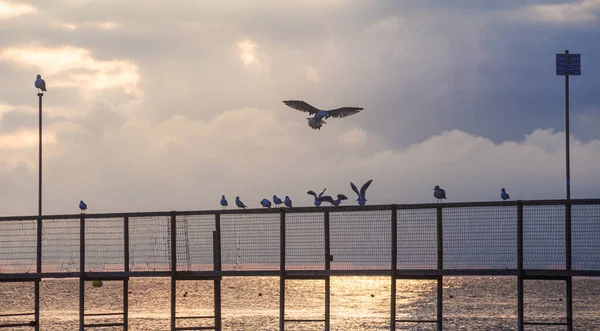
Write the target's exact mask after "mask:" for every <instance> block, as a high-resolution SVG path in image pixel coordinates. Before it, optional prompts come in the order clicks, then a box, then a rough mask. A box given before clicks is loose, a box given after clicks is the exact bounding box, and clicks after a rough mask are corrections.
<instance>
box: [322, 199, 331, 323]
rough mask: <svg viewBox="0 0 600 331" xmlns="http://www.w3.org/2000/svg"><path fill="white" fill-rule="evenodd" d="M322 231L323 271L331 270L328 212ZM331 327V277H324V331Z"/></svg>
mask: <svg viewBox="0 0 600 331" xmlns="http://www.w3.org/2000/svg"><path fill="white" fill-rule="evenodd" d="M323 217H324V225H323V229H324V231H325V233H324V236H325V238H324V239H325V270H326V271H329V270H331V240H330V233H329V229H330V227H329V212H328V211H325V213H324V215H323ZM330 327H331V277H330V276H329V274H327V276H325V331H329V329H330Z"/></svg>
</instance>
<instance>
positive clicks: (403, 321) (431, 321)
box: [396, 320, 438, 323]
mask: <svg viewBox="0 0 600 331" xmlns="http://www.w3.org/2000/svg"><path fill="white" fill-rule="evenodd" d="M437 322H438V321H437V320H396V323H437Z"/></svg>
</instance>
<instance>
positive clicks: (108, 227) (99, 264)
mask: <svg viewBox="0 0 600 331" xmlns="http://www.w3.org/2000/svg"><path fill="white" fill-rule="evenodd" d="M123 240H124V239H123V218H122V217H119V218H106V219H102V218H88V219H86V220H85V271H86V272H90V271H92V272H93V271H96V272H98V271H125V266H124V251H125V249H124V241H123Z"/></svg>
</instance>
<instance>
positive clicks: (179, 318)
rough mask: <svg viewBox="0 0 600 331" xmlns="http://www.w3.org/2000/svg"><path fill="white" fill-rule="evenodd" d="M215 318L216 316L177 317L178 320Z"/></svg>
mask: <svg viewBox="0 0 600 331" xmlns="http://www.w3.org/2000/svg"><path fill="white" fill-rule="evenodd" d="M205 318H215V317H214V316H176V317H175V319H177V320H187V319H205Z"/></svg>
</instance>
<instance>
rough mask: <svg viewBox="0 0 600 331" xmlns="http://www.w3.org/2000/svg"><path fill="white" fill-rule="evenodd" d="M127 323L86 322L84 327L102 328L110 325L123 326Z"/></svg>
mask: <svg viewBox="0 0 600 331" xmlns="http://www.w3.org/2000/svg"><path fill="white" fill-rule="evenodd" d="M124 324H125V323H93V324H84V325H83V327H84V328H101V327H109V326H123V325H124Z"/></svg>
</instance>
